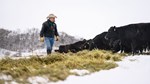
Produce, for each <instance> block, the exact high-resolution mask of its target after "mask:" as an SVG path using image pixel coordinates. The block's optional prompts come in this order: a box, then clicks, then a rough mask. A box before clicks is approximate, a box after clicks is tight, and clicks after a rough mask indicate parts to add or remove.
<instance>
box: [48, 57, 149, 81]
mask: <svg viewBox="0 0 150 84" xmlns="http://www.w3.org/2000/svg"><path fill="white" fill-rule="evenodd" d="M117 64H118V65H119V67H117V68H114V69H111V70H102V71H99V72H96V73H93V74H91V75H86V76H73V75H72V76H69V77H68V78H67V79H66V80H65V81H59V82H57V83H53V84H150V56H148V55H147V56H146V55H143V56H142V55H140V56H129V57H126V58H125V59H123V61H121V62H117ZM50 84H52V83H50Z"/></svg>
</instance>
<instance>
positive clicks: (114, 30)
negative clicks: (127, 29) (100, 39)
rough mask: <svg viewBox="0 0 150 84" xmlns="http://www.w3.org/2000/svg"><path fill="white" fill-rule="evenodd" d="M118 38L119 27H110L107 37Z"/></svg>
mask: <svg viewBox="0 0 150 84" xmlns="http://www.w3.org/2000/svg"><path fill="white" fill-rule="evenodd" d="M117 38H118V33H117V28H116V27H115V26H113V27H110V29H109V30H108V33H107V34H106V36H105V39H108V40H110V39H117Z"/></svg>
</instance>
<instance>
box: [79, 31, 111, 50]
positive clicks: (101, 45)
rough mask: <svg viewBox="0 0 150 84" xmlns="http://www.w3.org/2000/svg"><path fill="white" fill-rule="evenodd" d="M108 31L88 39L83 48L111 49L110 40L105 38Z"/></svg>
mask: <svg viewBox="0 0 150 84" xmlns="http://www.w3.org/2000/svg"><path fill="white" fill-rule="evenodd" d="M106 34H107V32H103V33H101V34H99V35H97V36H95V37H94V38H93V39H90V40H88V41H87V42H86V43H85V44H84V45H83V46H82V49H88V50H93V49H102V50H110V46H109V41H108V40H106V39H105V36H106Z"/></svg>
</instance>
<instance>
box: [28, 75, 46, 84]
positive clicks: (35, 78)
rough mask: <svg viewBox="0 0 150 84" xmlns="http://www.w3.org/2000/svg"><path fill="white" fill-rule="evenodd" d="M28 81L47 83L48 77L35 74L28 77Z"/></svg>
mask: <svg viewBox="0 0 150 84" xmlns="http://www.w3.org/2000/svg"><path fill="white" fill-rule="evenodd" d="M28 82H29V83H31V84H47V83H48V82H49V79H48V78H47V77H40V76H35V77H30V78H28Z"/></svg>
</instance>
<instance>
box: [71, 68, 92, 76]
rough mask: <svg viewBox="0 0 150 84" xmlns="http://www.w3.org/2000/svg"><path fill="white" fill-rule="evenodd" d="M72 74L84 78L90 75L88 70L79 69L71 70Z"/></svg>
mask: <svg viewBox="0 0 150 84" xmlns="http://www.w3.org/2000/svg"><path fill="white" fill-rule="evenodd" d="M70 72H71V73H76V74H77V75H79V76H83V75H86V74H89V73H90V72H89V71H88V70H78V69H73V70H70Z"/></svg>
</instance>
